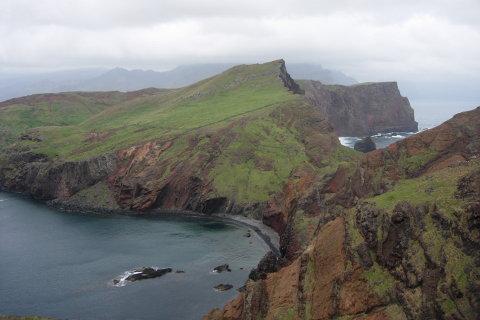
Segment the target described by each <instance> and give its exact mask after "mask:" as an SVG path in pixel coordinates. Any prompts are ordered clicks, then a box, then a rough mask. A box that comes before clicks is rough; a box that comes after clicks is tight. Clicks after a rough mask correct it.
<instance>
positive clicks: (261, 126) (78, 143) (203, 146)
mask: <svg viewBox="0 0 480 320" xmlns="http://www.w3.org/2000/svg"><path fill="white" fill-rule="evenodd" d="M298 93H299V89H298V86H297V84H296V83H295V82H294V81H293V80H292V79H291V78H290V76H289V75H288V73H287V72H286V70H285V65H284V62H283V60H279V61H273V62H270V63H265V64H259V65H241V66H237V67H234V68H232V69H229V70H227V71H225V72H223V73H221V74H219V75H217V76H214V77H212V78H209V79H206V80H203V81H200V82H198V83H196V84H193V85H191V86H188V87H185V88H180V89H172V90H154V89H152V90H147V91H143V92H140V93H137V94H134V93H126V94H122V93H110V96H111V97H112V98H111V100H109V102H110V105H107V103H106V102H105V101H104V100H105V99H106V98H105V97H103V96H100V94H99V93H97V94H96V95H97V96H99V97H98V99H94V98H92V97H94V94H82V93H69V94H62V95H60V96H62V97H64V100H68V99H67V98H65V97H68V98H70V97H73V96H75V97H83V96H84V95H85V96H87V97H90V98H91V99H92V100H91V101H92V103H93V102H95V103H97V104H96V106H97V109H95V112H93V111H92V112H91V113H90V114H89V115H85V114H84V113H81V112H83V111H82V110H84V109H85V108H86V107H85V105H87V104H86V103H83V104H80V105H81V107H77V108H74V109H75V110H76V114H77V118H76V119H78V121H70V122H67V121H65V120H62V123H61V125H58V124H59V123H58V122H56V121H57V120H55V121H53V120H52V121H50V122H49V123H46V122H44V123H46V124H47V125H40V126H36V127H35V125H34V124H31V125H29V128H31V129H28V128H27V130H25V131H24V132H22V133H20V137H19V136H17V139H16V140H15V141H13V142H12V143H10V145H9V148H8V149H6V152H5V153H4V155H3V157H0V158H3V168H2V169H1V171H0V179H2V180H3V181H4V182H3V184H4V185H7V186H11V187H8V188H12V190H17V191H21V192H26V193H30V194H34V195H35V196H36V197H39V198H47V199H52V198H59V197H60V198H63V199H69V200H71V201H77V202H82V203H87V204H89V205H92V206H103V203H104V202H102V201H100V200H99V197H98V190H103V192H101V194H103V196H102V197H101V198H102V199H106V198H109V197H113V198H114V199H115V201H113V203H114V204H113V205H112V201H109V202H108V203H109V207H117V206H119V207H122V208H131V209H140V210H146V209H151V208H157V207H158V208H168V209H189V210H197V211H206V212H210V211H212V210H213V211H218V210H225V211H232V210H233V211H238V210H243V209H241V208H244V207H245V206H251V205H258V204H259V203H264V202H266V201H267V200H268V199H270V198H272V197H273V196H274V195H275V194H278V193H279V192H281V191H282V188H283V185H284V184H285V183H286V182H287V181H288V180H289V179H291V178H292V177H294V176H295V175H296V174H298V173H297V171H300V172H315V171H321V170H323V171H334V170H335V168H336V163H339V162H341V161H342V160H345V159H346V158H349V157H351V156H352V155H354V154H355V152H353V151H349V150H347V149H346V148H344V147H341V146H340V145H339V143H338V140H337V138H336V137H335V136H334V135H333V134H332V128H331V126H330V124H329V123H328V121H327V120H326V119H325V117H324V116H323V115H322V114H321V113H319V112H318V111H316V110H315V109H313V108H312V106H311V105H310V104H308V103H307V102H306V101H305V99H304V96H303V95H301V94H298ZM48 97H50V96H48V95H46V96H44V97H43V98H48ZM113 97H116V99H117V100H116V101H115V102H113ZM125 97H128V99H127V98H125ZM37 98H38V99H39V100H41V102H38V103H37V104H36V105H34V104H31V106H29V108H30V109H35V110H36V112H37V113H38V116H37V115H35V116H33V118H35V119H39V118H43V117H44V116H45V115H46V114H47V112H44V111H41V112H40V111H38V110H43V109H42V108H44V105H45V101H43V100H42V97H41V96H39V97H37ZM100 98H101V99H100ZM25 99H26V98H25ZM102 99H103V100H102ZM75 101H77V100H75ZM59 104H60V105H61V103H59ZM64 105H65V106H67V107H65V108H67V109H68V108H69V107H70V106H71V105H70V104H67V103H66V102H65V103H64ZM9 108H10V109H12V110H16V109H20V108H21V106H19V105H16V104H15V105H11V106H10V107H9ZM72 108H73V107H72ZM37 109H38V110H37ZM0 110H1V109H0ZM64 111H65V110H64V109H62V108H61V107H59V108H58V109H55V110H52V111H51V113H50V116H51V117H52V118H55V119H64V118H65V117H66V115H64V113H63V112H64ZM80 113H81V115H80ZM71 114H72V115H75V113H74V112H73V111H72V112H71ZM53 115H55V116H53ZM81 116H82V117H83V118H81ZM80 118H81V119H80ZM22 119H23V118H22ZM58 121H60V120H58ZM38 123H39V124H42V122H38ZM32 127H33V128H32ZM22 136H23V137H22ZM22 155H23V156H22ZM32 155H34V156H32ZM32 157H33V158H32ZM98 157H101V160H98ZM12 159H15V160H12ZM32 159H33V160H32ZM337 160H338V161H337ZM92 161H93V162H92ZM32 162H36V163H37V165H35V166H34V167H35V169H32V168H31V165H29V166H24V165H23V164H24V163H32ZM78 163H83V165H85V169H81V170H77V169H74V167H78ZM332 163H333V166H332ZM52 166H55V167H56V169H52ZM82 170H83V171H85V172H83V171H82ZM81 171H82V172H81ZM52 179H53V181H57V183H56V184H54V185H55V186H57V187H51V181H52ZM27 180H28V181H29V184H28V185H23V183H25V181H27ZM97 183H101V185H102V186H103V187H101V186H99V185H98V184H97ZM47 184H49V187H48V188H46V187H45V185H47ZM115 203H116V204H115Z"/></svg>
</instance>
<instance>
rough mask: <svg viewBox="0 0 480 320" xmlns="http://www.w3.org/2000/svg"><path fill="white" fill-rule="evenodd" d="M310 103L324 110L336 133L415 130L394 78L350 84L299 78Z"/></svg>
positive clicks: (358, 133) (369, 133)
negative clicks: (389, 80)
mask: <svg viewBox="0 0 480 320" xmlns="http://www.w3.org/2000/svg"><path fill="white" fill-rule="evenodd" d="M300 83H301V87H302V88H303V89H304V90H305V95H306V97H307V99H308V101H309V102H310V103H312V104H313V105H315V106H316V107H317V108H319V109H320V110H321V111H322V112H324V113H325V114H326V115H327V117H328V119H329V120H330V122H331V123H332V125H333V127H334V129H335V132H336V133H337V135H339V136H367V135H372V134H376V133H378V132H393V131H406V132H412V131H413V132H416V131H417V130H418V124H417V123H416V122H415V120H414V114H413V109H412V108H411V107H410V103H409V102H408V99H407V98H405V97H402V96H401V95H400V92H399V91H398V87H397V83H396V82H381V83H367V84H359V85H352V86H341V85H323V84H322V83H320V82H318V81H312V80H302V81H300Z"/></svg>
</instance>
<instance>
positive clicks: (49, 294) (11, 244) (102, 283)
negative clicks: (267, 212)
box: [0, 192, 268, 320]
mask: <svg viewBox="0 0 480 320" xmlns="http://www.w3.org/2000/svg"><path fill="white" fill-rule="evenodd" d="M245 232H246V229H245V228H242V227H239V226H236V225H233V224H230V223H227V222H224V221H218V220H209V219H205V218H172V217H171V218H165V217H153V216H149V217H128V216H108V217H107V216H96V215H81V214H66V213H62V212H58V211H55V210H53V209H51V208H48V207H46V206H44V205H42V204H39V203H36V202H33V201H30V200H28V199H26V198H24V197H21V196H17V195H12V194H8V193H2V192H0V314H20V315H40V316H45V317H55V318H70V319H78V320H83V319H199V318H200V317H201V315H203V314H205V313H207V312H208V311H209V310H210V309H212V308H214V307H221V306H223V304H224V303H225V302H226V301H228V300H230V299H233V298H234V297H235V296H236V295H237V293H238V292H237V291H236V290H235V289H237V288H239V287H240V286H242V285H243V284H244V282H245V280H246V279H247V277H248V273H249V272H250V270H251V269H252V268H254V267H255V266H256V264H257V263H258V261H259V260H260V259H261V257H262V256H263V255H264V254H265V252H266V251H267V250H268V247H267V246H266V245H265V244H264V243H263V242H262V241H261V240H260V239H259V238H258V237H257V236H256V235H254V236H252V237H251V238H246V237H243V236H242V235H243V234H244V233H245ZM224 263H228V264H229V265H230V268H231V269H232V272H226V273H220V274H217V273H213V272H212V269H213V268H214V267H216V266H218V265H221V264H224ZM142 266H157V267H171V268H173V270H174V272H172V273H169V274H167V275H165V276H163V277H160V278H155V279H148V280H142V281H137V282H133V283H128V284H127V285H126V286H124V287H115V286H113V285H112V282H111V280H112V279H113V278H116V277H118V276H120V275H121V274H122V273H123V272H125V271H127V270H131V269H134V268H136V267H142ZM241 268H242V269H243V270H242V269H241ZM175 270H184V271H185V273H178V274H177V273H175ZM220 283H225V284H226V283H228V284H232V285H233V286H234V289H232V290H229V291H225V292H217V291H215V290H214V289H213V287H214V286H215V285H218V284H220Z"/></svg>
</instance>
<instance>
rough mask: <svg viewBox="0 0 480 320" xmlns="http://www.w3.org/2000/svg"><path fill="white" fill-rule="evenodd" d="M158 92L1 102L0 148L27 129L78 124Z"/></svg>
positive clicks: (45, 96) (68, 95)
mask: <svg viewBox="0 0 480 320" xmlns="http://www.w3.org/2000/svg"><path fill="white" fill-rule="evenodd" d="M157 91H159V90H156V89H153V90H152V89H150V90H141V91H137V92H132V93H123V92H65V93H57V94H37V95H31V96H27V97H22V98H16V99H11V100H7V101H4V102H2V103H0V146H5V145H8V144H11V143H13V142H15V141H16V138H17V137H18V136H19V135H20V134H22V133H23V132H25V131H26V130H28V129H32V128H36V127H43V126H62V127H63V126H71V125H77V124H79V123H81V122H83V121H85V120H87V119H89V118H90V117H92V116H93V115H95V114H97V113H100V112H102V111H104V110H105V109H107V108H109V107H111V106H113V105H116V104H119V103H122V102H125V101H128V100H130V99H132V98H134V97H137V96H141V95H148V94H151V93H153V92H157ZM24 138H28V137H24ZM30 138H35V136H31V137H30Z"/></svg>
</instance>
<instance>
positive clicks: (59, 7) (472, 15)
mask: <svg viewBox="0 0 480 320" xmlns="http://www.w3.org/2000/svg"><path fill="white" fill-rule="evenodd" d="M478 12H480V3H479V2H478V1H476V0H461V1H457V2H454V3H450V2H448V1H434V0H427V1H421V2H418V1H413V0H408V1H403V2H399V3H392V2H385V1H380V0H376V1H368V2H366V1H354V0H343V1H337V2H335V3H332V2H325V1H308V0H301V1H280V2H278V1H271V0H268V1H262V2H258V1H251V0H243V1H227V2H221V3H218V2H215V1H203V2H201V3H198V2H195V1H191V0H183V1H162V2H161V3H160V2H157V1H153V0H136V1H122V2H118V1H111V0H108V1H102V2H100V3H99V2H98V1H93V0H84V1H69V2H66V1H60V0H43V1H35V2H32V1H27V0H4V1H2V2H1V4H0V35H1V36H2V42H1V44H0V77H2V78H5V77H6V76H7V75H8V74H19V73H24V74H25V73H27V74H28V73H33V72H38V71H42V72H49V71H60V70H68V69H70V70H72V69H82V68H91V69H92V68H93V69H97V68H101V69H112V68H115V67H121V68H126V69H141V70H149V69H151V70H155V71H166V70H171V69H173V68H175V67H178V66H181V65H189V64H202V63H262V62H267V61H272V60H276V59H281V58H283V59H284V60H285V61H286V62H287V64H288V63H289V62H290V63H313V64H320V65H321V66H322V67H324V68H325V69H330V70H337V71H341V72H343V73H344V74H345V75H347V76H350V77H353V78H355V79H356V80H357V81H359V82H371V81H375V82H376V81H396V82H398V84H399V87H400V89H401V91H402V93H403V94H404V95H405V96H408V97H410V98H412V99H427V100H428V99H437V100H440V101H441V100H448V101H463V100H465V101H472V103H477V104H480V90H479V89H480V60H479V59H478V57H479V56H480V21H478V19H477V13H478ZM2 75H3V76H2Z"/></svg>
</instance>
